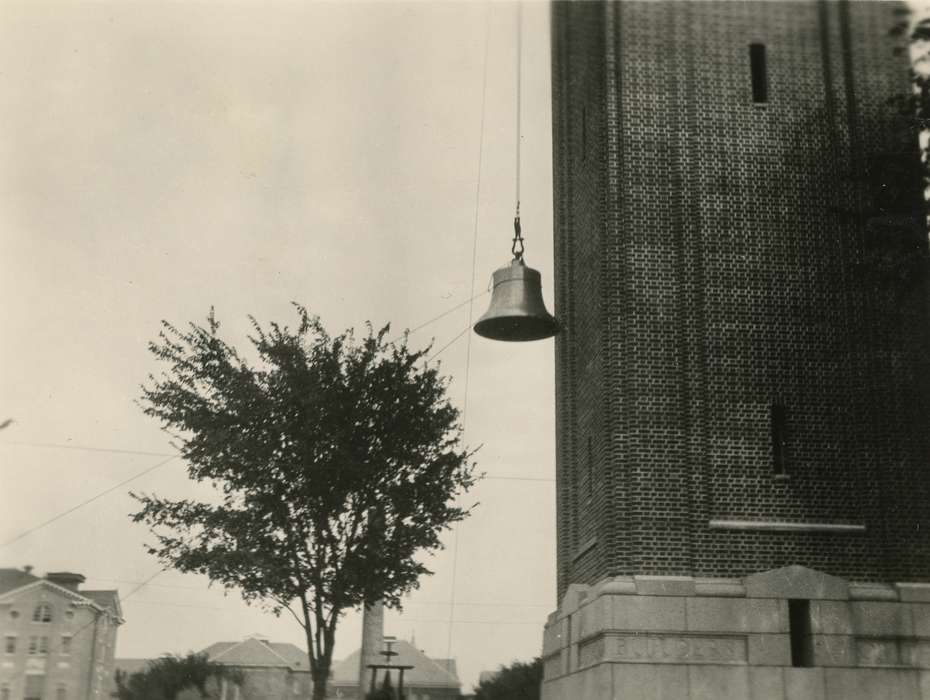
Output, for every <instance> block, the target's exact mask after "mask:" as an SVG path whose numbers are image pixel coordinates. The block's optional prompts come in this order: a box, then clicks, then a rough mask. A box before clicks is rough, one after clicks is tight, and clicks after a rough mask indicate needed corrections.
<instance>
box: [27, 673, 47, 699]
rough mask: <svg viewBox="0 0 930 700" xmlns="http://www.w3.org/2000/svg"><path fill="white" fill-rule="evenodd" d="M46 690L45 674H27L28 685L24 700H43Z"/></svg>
mask: <svg viewBox="0 0 930 700" xmlns="http://www.w3.org/2000/svg"><path fill="white" fill-rule="evenodd" d="M44 690H45V676H44V675H39V674H32V675H28V676H26V687H25V689H24V691H23V700H42V695H43V693H44Z"/></svg>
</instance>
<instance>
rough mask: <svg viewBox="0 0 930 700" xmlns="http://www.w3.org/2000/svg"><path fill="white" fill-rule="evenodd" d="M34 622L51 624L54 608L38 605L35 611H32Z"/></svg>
mask: <svg viewBox="0 0 930 700" xmlns="http://www.w3.org/2000/svg"><path fill="white" fill-rule="evenodd" d="M32 621H33V622H51V621H52V606H51V605H49V604H48V603H42V604H41V605H37V606H36V607H35V610H33V611H32Z"/></svg>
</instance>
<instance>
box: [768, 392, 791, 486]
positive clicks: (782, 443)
mask: <svg viewBox="0 0 930 700" xmlns="http://www.w3.org/2000/svg"><path fill="white" fill-rule="evenodd" d="M787 422H788V421H787V410H786V409H785V406H784V404H782V403H779V402H777V401H776V402H773V403H772V406H771V423H772V471H773V472H774V473H775V475H776V476H786V475H787V474H788V464H787V462H788V460H787V455H786V452H787V449H786V442H787V438H786V433H787Z"/></svg>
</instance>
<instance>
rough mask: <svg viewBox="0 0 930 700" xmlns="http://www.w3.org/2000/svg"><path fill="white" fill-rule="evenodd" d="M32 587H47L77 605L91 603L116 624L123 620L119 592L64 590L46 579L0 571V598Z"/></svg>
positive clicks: (13, 571) (14, 571)
mask: <svg viewBox="0 0 930 700" xmlns="http://www.w3.org/2000/svg"><path fill="white" fill-rule="evenodd" d="M27 586H28V587H33V586H48V587H49V588H51V589H52V590H54V591H57V592H58V593H60V594H61V595H64V596H66V597H69V598H71V600H73V601H76V602H78V603H85V604H86V603H91V604H92V605H94V606H95V607H97V608H99V609H100V610H105V611H107V612H108V613H110V614H111V615H113V616H114V617H115V618H116V619H117V621H118V622H122V620H123V611H122V608H121V607H120V604H119V591H115V590H107V591H83V590H80V589H78V590H72V589H71V588H66V587H64V586H62V585H60V584H59V583H56V582H55V581H50V580H49V579H47V578H40V577H38V576H33V575H32V574H31V573H30V572H28V571H23V570H21V569H0V597H3V596H6V595H7V594H10V595H12V594H14V593H15V592H16V591H18V590H20V589H22V588H26V587H27Z"/></svg>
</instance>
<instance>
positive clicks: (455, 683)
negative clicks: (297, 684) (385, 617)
mask: <svg viewBox="0 0 930 700" xmlns="http://www.w3.org/2000/svg"><path fill="white" fill-rule="evenodd" d="M393 649H394V651H396V652H397V656H394V657H392V658H391V663H392V664H396V665H397V666H413V668H412V669H410V670H408V671H406V672H405V673H404V685H405V686H407V687H411V688H412V687H423V688H430V687H432V688H460V687H461V685H462V684H461V683H460V682H459V678H458V674H457V672H456V668H455V660H454V659H453V660H451V663H450V660H449V659H436V660H434V659H430V658H429V657H428V656H427V655H426V654H424V653H423V652H422V651H420V650H419V649H417V648H416V647H415V646H413V645H412V644H411V643H410V642H405V641H403V640H401V639H399V640H397V641H396V642H395V643H394V646H393ZM360 653H361V652H360V650H356V651H354V652H353V653H351V654H349V656H347V657H346V658H345V659H343V660H342V661H336V662H334V663H333V671H332V681H331V683H332V684H333V685H340V686H356V685H358V670H359V669H358V666H359V654H360ZM447 664H448V665H447ZM450 670H451V673H450Z"/></svg>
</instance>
